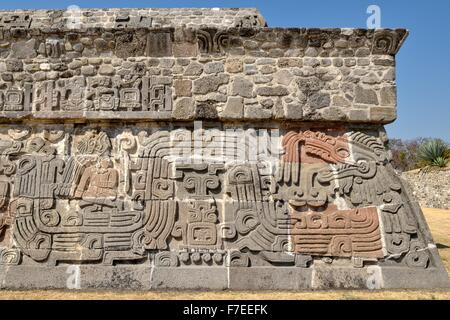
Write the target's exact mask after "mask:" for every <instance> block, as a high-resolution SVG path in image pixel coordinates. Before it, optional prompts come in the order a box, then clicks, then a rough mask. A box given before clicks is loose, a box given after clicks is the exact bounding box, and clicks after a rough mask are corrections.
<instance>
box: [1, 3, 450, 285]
mask: <svg viewBox="0 0 450 320" xmlns="http://www.w3.org/2000/svg"><path fill="white" fill-rule="evenodd" d="M80 19H81V20H80ZM406 36H407V31H406V30H404V29H395V30H391V29H377V30H363V29H315V28H310V29H305V28H293V29H280V28H267V27H266V23H265V21H264V19H263V18H262V17H261V15H260V14H259V13H258V11H257V10H254V9H225V10H215V9H211V10H199V9H174V10H159V9H158V10H150V9H142V10H141V9H133V10H125V9H122V10H120V9H114V10H81V11H77V12H75V13H74V12H71V13H69V12H64V11H54V10H50V11H14V12H12V11H5V12H1V13H0V287H1V288H22V289H23V288H67V287H69V286H72V284H71V283H72V282H70V281H69V280H70V279H71V274H72V272H73V270H75V273H76V277H77V281H78V282H77V281H75V282H76V283H78V284H77V285H78V287H77V288H107V289H115V288H120V289H167V288H172V289H216V290H221V289H245V290H248V289H271V290H273V289H310V288H313V289H329V288H370V289H379V288H405V287H407V288H411V287H413V288H419V287H446V286H448V285H449V281H448V276H447V273H446V271H445V268H444V267H443V265H442V262H441V260H440V257H439V255H438V252H437V249H436V246H435V245H434V243H433V240H432V238H431V234H430V232H429V230H428V228H427V225H426V222H425V220H424V217H423V215H422V212H421V211H420V207H419V206H418V205H417V203H416V202H415V201H414V200H413V199H411V198H410V195H409V194H408V191H407V189H406V188H405V186H404V185H403V181H402V180H401V179H400V178H399V177H398V176H397V175H396V173H395V171H394V170H393V168H392V166H391V165H390V162H389V160H390V159H389V152H388V151H387V150H386V148H385V142H386V141H387V137H386V134H385V131H384V129H383V124H385V123H389V122H392V121H394V119H395V117H396V83H395V54H396V53H397V51H398V50H399V48H400V46H401V44H402V43H403V41H404V39H405V38H406Z"/></svg>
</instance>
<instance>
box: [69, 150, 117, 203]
mask: <svg viewBox="0 0 450 320" xmlns="http://www.w3.org/2000/svg"><path fill="white" fill-rule="evenodd" d="M118 181H119V174H118V171H117V170H116V169H114V168H113V167H112V163H111V160H110V159H108V158H102V159H100V161H99V162H98V163H97V165H93V166H91V167H88V168H87V169H86V170H85V171H84V172H83V175H82V176H81V179H80V182H79V183H78V186H77V188H76V190H75V195H74V196H75V198H81V199H82V201H80V206H81V207H83V206H86V205H89V204H97V205H99V208H98V209H101V208H102V207H103V206H108V207H115V206H116V198H117V187H118Z"/></svg>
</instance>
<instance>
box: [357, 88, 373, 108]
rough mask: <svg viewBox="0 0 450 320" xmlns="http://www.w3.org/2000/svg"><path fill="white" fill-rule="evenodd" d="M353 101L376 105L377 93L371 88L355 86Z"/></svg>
mask: <svg viewBox="0 0 450 320" xmlns="http://www.w3.org/2000/svg"><path fill="white" fill-rule="evenodd" d="M355 103H363V104H371V105H378V98H377V94H376V92H375V91H374V90H372V89H364V88H362V87H360V86H357V87H356V89H355Z"/></svg>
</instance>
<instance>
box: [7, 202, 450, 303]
mask: <svg viewBox="0 0 450 320" xmlns="http://www.w3.org/2000/svg"><path fill="white" fill-rule="evenodd" d="M424 213H425V216H426V218H427V221H428V223H429V226H430V229H431V232H432V233H433V237H434V240H435V242H436V244H437V245H438V248H439V252H440V255H441V257H442V259H443V261H444V264H445V266H446V268H447V270H450V210H440V209H424ZM0 299H69V300H95V299H105V300H108V299H122V300H130V299H169V300H171V299H176V300H178V299H186V300H197V299H199V300H200V299H217V300H222V299H227V300H228V299H229V300H246V299H254V300H259V299H270V300H278V299H281V300H289V299H300V300H329V299H370V300H377V299H408V300H410V299H447V300H450V290H389V291H388V290H380V291H368V290H349V291H302V292H282V291H281V292H280V291H260V292H248V291H212V292H191V291H184V292H183V291H182V292H180V291H164V292H140V291H121V292H117V291H116V292H112V291H88V290H84V291H69V290H39V291H38V290H30V291H8V290H5V291H0Z"/></svg>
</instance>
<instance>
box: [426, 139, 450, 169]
mask: <svg viewBox="0 0 450 320" xmlns="http://www.w3.org/2000/svg"><path fill="white" fill-rule="evenodd" d="M447 150H448V145H447V144H446V143H445V142H444V141H442V140H441V139H431V140H428V141H426V142H424V143H423V144H422V145H421V146H420V148H419V158H420V159H421V160H422V161H423V162H424V164H426V165H428V166H433V167H445V166H446V165H447V162H448V159H449V155H448V151H447Z"/></svg>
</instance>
